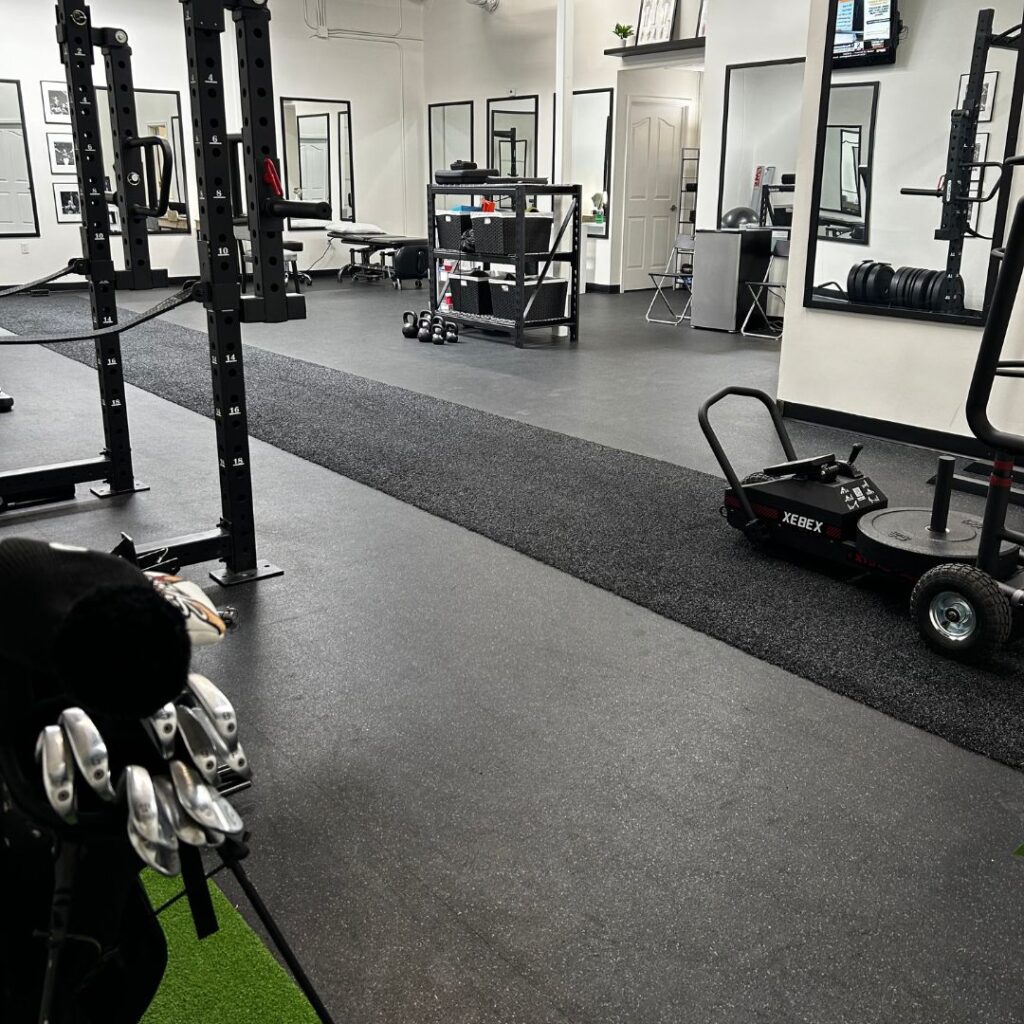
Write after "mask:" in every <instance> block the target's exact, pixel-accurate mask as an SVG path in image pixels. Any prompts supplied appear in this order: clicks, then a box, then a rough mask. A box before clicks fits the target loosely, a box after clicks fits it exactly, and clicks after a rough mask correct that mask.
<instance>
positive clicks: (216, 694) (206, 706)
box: [188, 672, 238, 750]
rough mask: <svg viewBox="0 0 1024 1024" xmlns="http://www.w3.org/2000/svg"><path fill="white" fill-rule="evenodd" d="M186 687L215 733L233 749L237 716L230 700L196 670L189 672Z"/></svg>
mask: <svg viewBox="0 0 1024 1024" xmlns="http://www.w3.org/2000/svg"><path fill="white" fill-rule="evenodd" d="M188 688H189V689H190V690H191V691H192V695H193V696H194V697H195V699H196V700H197V701H199V706H200V707H201V708H202V709H203V710H204V711H205V712H206V714H207V715H208V716H209V719H210V721H211V722H213V726H214V728H215V729H216V730H217V735H218V736H220V738H221V739H222V740H223V741H224V743H225V744H226V745H227V747H228V749H229V750H231V749H233V747H234V744H235V743H236V742H237V739H238V718H237V717H236V715H235V709H234V707H233V706H232V704H231V701H229V700H228V699H227V697H225V696H224V694H223V693H222V692H221V691H220V690H219V689H218V688H217V687H216V686H214V685H213V683H211V682H210V680H209V679H207V678H206V676H201V675H199V673H198V672H190V673H189V677H188Z"/></svg>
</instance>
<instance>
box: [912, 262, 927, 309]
mask: <svg viewBox="0 0 1024 1024" xmlns="http://www.w3.org/2000/svg"><path fill="white" fill-rule="evenodd" d="M931 274H932V272H931V271H930V270H926V269H924V268H921V269H919V270H918V272H917V273H916V274H915V275H914V284H913V286H912V288H911V292H910V302H911V305H912V306H913V307H914V309H927V308H928V305H927V303H926V301H925V300H926V298H927V295H926V290H925V289H926V286H927V284H928V281H929V278H930V277H931Z"/></svg>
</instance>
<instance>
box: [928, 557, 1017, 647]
mask: <svg viewBox="0 0 1024 1024" xmlns="http://www.w3.org/2000/svg"><path fill="white" fill-rule="evenodd" d="M910 615H911V617H912V618H913V620H914V622H915V624H916V625H917V628H918V631H919V632H920V634H921V637H922V639H923V640H924V641H925V643H926V644H928V646H929V647H931V648H932V650H934V651H938V652H939V653H940V654H944V655H946V656H947V657H953V658H962V659H964V660H970V659H981V658H984V657H985V656H987V655H989V654H992V653H994V652H995V651H996V650H997V649H998V648H1000V647H1002V646H1003V645H1004V644H1005V643H1006V642H1007V641H1008V640H1009V639H1010V632H1011V629H1012V626H1013V617H1012V611H1011V608H1010V602H1009V601H1007V599H1006V598H1005V597H1004V596H1003V593H1002V591H1000V589H999V585H998V584H997V583H996V581H995V580H994V579H993V578H992V577H991V576H989V574H988V573H986V572H982V570H981V569H978V568H977V567H976V566H973V565H953V564H951V565H939V566H936V567H935V568H934V569H929V570H928V572H926V573H925V574H924V575H923V576H922V577H921V578H920V579H919V580H918V581H917V585H916V586H915V587H914V592H913V593H912V594H911V596H910Z"/></svg>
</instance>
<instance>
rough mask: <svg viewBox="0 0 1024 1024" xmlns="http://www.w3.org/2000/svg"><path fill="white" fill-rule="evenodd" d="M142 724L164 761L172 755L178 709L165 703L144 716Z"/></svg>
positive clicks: (176, 729) (168, 759)
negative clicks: (152, 712) (147, 716)
mask: <svg viewBox="0 0 1024 1024" xmlns="http://www.w3.org/2000/svg"><path fill="white" fill-rule="evenodd" d="M142 721H143V724H144V725H145V726H146V731H147V732H148V733H149V735H150V738H151V739H152V740H153V743H154V744H155V746H156V749H157V750H159V751H160V754H161V756H162V757H163V759H164V760H165V761H170V759H171V758H172V757H174V734H175V733H176V732H177V731H178V710H177V708H176V707H175V706H174V705H173V704H165V705H164V706H163V707H162V708H161V709H160V710H159V711H157V712H156V714H153V715H150V716H149V718H144V719H143V720H142Z"/></svg>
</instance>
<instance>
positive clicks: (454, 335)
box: [444, 320, 459, 345]
mask: <svg viewBox="0 0 1024 1024" xmlns="http://www.w3.org/2000/svg"><path fill="white" fill-rule="evenodd" d="M444 340H445V341H447V342H448V343H449V344H450V345H454V344H455V343H456V342H457V341H458V340H459V325H458V324H457V323H456V322H455V321H454V320H446V321H445V323H444Z"/></svg>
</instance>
